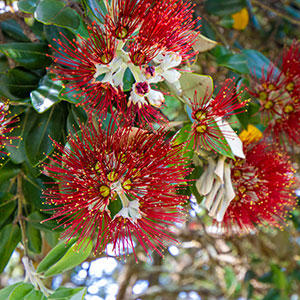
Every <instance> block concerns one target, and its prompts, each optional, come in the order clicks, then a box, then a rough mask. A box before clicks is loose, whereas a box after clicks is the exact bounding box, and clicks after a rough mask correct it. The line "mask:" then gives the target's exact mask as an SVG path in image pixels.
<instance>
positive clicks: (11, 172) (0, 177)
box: [0, 163, 20, 183]
mask: <svg viewBox="0 0 300 300" xmlns="http://www.w3.org/2000/svg"><path fill="white" fill-rule="evenodd" d="M19 172H20V168H18V167H16V166H15V165H13V164H12V163H7V164H6V165H4V166H3V167H2V168H1V169H0V183H3V182H4V181H7V180H9V179H11V178H13V177H15V176H17V175H18V174H19Z"/></svg>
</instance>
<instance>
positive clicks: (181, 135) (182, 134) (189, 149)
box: [172, 123, 194, 159]
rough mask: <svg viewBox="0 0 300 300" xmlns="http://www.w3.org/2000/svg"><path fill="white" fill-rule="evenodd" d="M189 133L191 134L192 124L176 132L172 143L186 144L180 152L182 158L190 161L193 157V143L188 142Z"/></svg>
mask: <svg viewBox="0 0 300 300" xmlns="http://www.w3.org/2000/svg"><path fill="white" fill-rule="evenodd" d="M191 132H192V123H189V124H186V125H185V126H183V127H182V128H181V129H180V130H178V132H177V133H176V134H175V135H174V138H173V140H172V143H173V144H174V145H180V144H184V143H186V144H185V145H184V147H183V150H182V152H183V156H184V157H186V158H189V159H191V158H192V157H193V155H194V151H193V141H190V142H188V141H189V139H190V136H191Z"/></svg>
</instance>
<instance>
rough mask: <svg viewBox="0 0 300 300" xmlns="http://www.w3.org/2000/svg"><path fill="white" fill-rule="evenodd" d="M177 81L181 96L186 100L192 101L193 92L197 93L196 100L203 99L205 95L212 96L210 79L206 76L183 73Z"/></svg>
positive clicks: (212, 87) (212, 86)
mask: <svg viewBox="0 0 300 300" xmlns="http://www.w3.org/2000/svg"><path fill="white" fill-rule="evenodd" d="M179 81H180V84H181V87H182V95H183V96H184V97H185V98H187V99H193V98H194V96H195V91H197V97H198V98H203V97H204V96H205V95H206V94H208V95H210V94H212V92H213V89H214V85H213V80H212V78H211V77H210V76H206V75H200V74H196V73H187V72H185V73H182V74H181V77H180V80H179Z"/></svg>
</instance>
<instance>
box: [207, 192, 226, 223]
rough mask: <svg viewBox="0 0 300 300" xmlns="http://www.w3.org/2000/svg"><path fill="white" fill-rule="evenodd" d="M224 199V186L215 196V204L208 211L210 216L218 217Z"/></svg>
mask: <svg viewBox="0 0 300 300" xmlns="http://www.w3.org/2000/svg"><path fill="white" fill-rule="evenodd" d="M223 199H224V187H221V188H220V189H219V190H218V193H217V196H216V197H215V200H214V204H213V206H212V208H211V210H210V211H209V213H208V215H209V216H211V217H213V218H215V217H216V215H217V211H218V208H219V206H220V205H221V203H222V201H223Z"/></svg>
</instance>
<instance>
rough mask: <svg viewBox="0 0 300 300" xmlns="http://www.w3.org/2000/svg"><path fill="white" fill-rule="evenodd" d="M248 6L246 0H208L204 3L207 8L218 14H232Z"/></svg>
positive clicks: (209, 11)
mask: <svg viewBox="0 0 300 300" xmlns="http://www.w3.org/2000/svg"><path fill="white" fill-rule="evenodd" d="M246 6H247V3H246V0H226V1H224V0H206V1H205V4H204V8H205V10H206V11H207V12H208V13H209V14H212V15H216V16H226V15H232V14H234V13H236V12H238V11H240V10H241V9H242V8H244V7H246Z"/></svg>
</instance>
